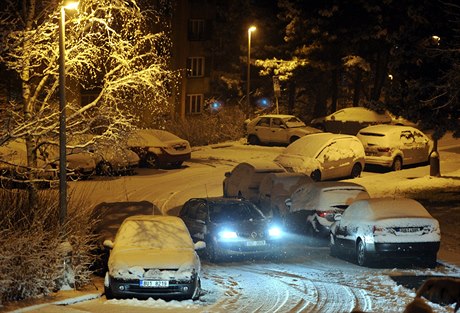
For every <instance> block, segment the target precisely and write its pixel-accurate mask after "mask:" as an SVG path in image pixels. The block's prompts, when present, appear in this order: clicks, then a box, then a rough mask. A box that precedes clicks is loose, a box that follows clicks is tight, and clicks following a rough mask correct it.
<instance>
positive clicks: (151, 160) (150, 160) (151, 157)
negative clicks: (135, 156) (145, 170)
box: [145, 153, 160, 168]
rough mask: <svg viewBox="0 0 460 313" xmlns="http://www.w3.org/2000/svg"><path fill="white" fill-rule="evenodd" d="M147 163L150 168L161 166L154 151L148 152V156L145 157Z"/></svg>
mask: <svg viewBox="0 0 460 313" xmlns="http://www.w3.org/2000/svg"><path fill="white" fill-rule="evenodd" d="M145 164H146V166H147V167H149V168H159V167H160V165H159V162H158V157H157V156H156V155H155V154H153V153H149V154H147V156H146V157H145Z"/></svg>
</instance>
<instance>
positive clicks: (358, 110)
mask: <svg viewBox="0 0 460 313" xmlns="http://www.w3.org/2000/svg"><path fill="white" fill-rule="evenodd" d="M332 116H333V117H334V120H336V121H357V122H379V123H390V122H391V120H392V119H391V116H390V115H389V114H388V113H387V112H384V113H378V112H376V111H373V110H371V109H368V108H365V107H349V108H343V109H340V110H337V111H336V112H334V113H332V114H330V115H328V117H327V118H328V119H331V117H332Z"/></svg>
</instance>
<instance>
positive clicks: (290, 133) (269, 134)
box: [246, 114, 321, 145]
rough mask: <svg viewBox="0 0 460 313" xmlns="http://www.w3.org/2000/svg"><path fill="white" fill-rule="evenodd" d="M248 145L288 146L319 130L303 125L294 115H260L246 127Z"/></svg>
mask: <svg viewBox="0 0 460 313" xmlns="http://www.w3.org/2000/svg"><path fill="white" fill-rule="evenodd" d="M246 130H247V133H248V143H249V144H251V145H258V144H269V143H271V144H283V145H288V144H290V143H292V142H294V141H296V140H297V139H299V138H300V137H303V136H305V135H308V134H313V133H318V132H321V130H319V129H316V128H313V127H310V126H307V125H305V123H304V122H302V121H301V120H300V119H299V118H297V117H296V116H294V115H283V114H269V115H261V116H258V117H256V118H254V119H253V120H251V121H250V122H249V123H248V124H247V125H246Z"/></svg>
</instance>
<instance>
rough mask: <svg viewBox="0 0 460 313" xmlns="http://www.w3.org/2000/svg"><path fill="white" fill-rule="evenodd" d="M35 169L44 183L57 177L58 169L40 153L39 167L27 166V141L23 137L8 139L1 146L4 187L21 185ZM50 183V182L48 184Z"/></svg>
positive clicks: (1, 170)
mask: <svg viewBox="0 0 460 313" xmlns="http://www.w3.org/2000/svg"><path fill="white" fill-rule="evenodd" d="M31 171H33V172H34V174H35V175H36V178H38V179H39V180H41V182H42V183H44V182H46V181H50V180H53V179H54V180H55V179H57V176H58V173H57V170H56V169H55V168H54V167H53V165H52V164H50V163H47V162H46V161H45V160H44V159H43V157H42V156H41V155H40V154H39V155H38V156H37V167H36V168H33V169H32V168H29V167H28V166H27V150H26V143H25V141H24V140H23V139H15V140H11V141H8V142H7V143H6V144H4V145H2V146H0V176H1V186H2V187H7V186H8V187H20V186H22V182H23V181H24V180H27V179H28V174H29V173H30V172H31ZM47 185H49V184H47Z"/></svg>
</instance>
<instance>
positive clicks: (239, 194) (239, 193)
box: [236, 191, 243, 199]
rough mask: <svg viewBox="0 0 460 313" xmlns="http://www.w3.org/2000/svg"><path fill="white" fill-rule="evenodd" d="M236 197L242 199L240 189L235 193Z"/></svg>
mask: <svg viewBox="0 0 460 313" xmlns="http://www.w3.org/2000/svg"><path fill="white" fill-rule="evenodd" d="M236 197H237V198H238V199H243V193H242V192H241V191H238V194H237V195H236Z"/></svg>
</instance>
